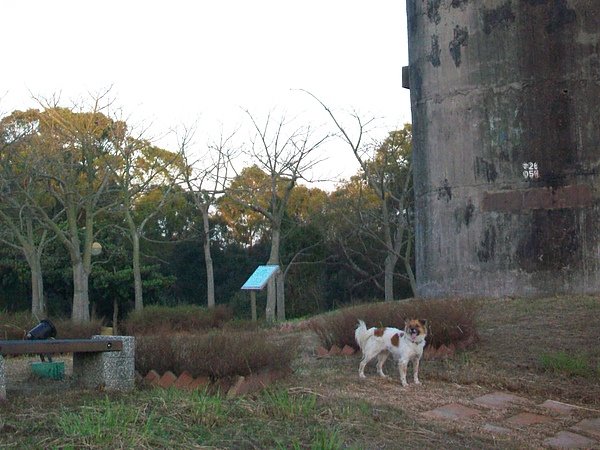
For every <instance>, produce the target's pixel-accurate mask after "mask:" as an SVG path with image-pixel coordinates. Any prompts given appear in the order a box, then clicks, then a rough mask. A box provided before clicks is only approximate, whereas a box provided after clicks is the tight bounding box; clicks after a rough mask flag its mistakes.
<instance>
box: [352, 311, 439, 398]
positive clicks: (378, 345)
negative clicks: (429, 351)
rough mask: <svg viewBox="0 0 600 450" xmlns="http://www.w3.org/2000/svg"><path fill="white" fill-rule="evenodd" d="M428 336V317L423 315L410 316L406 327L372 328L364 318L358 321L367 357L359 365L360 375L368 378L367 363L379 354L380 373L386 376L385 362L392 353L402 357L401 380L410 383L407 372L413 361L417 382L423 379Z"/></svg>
mask: <svg viewBox="0 0 600 450" xmlns="http://www.w3.org/2000/svg"><path fill="white" fill-rule="evenodd" d="M426 336H427V321H426V320H423V319H412V320H407V321H406V322H405V324H404V330H400V329H398V328H392V327H386V328H369V329H367V326H366V325H365V322H363V321H362V320H359V321H358V327H356V331H355V332H354V337H355V339H356V342H357V343H358V346H359V347H360V349H361V350H362V353H363V358H362V360H361V362H360V366H359V368H358V375H359V376H360V377H361V378H365V366H366V365H367V364H368V363H369V361H371V360H372V359H373V358H375V357H376V356H377V373H378V374H379V375H381V376H382V377H386V375H385V374H384V373H383V365H384V364H385V361H386V360H387V357H388V356H389V354H390V353H391V354H392V356H393V358H394V359H395V360H396V361H398V370H399V371H400V381H401V382H402V386H406V385H407V384H408V383H407V382H406V372H407V369H408V363H409V362H411V361H412V363H413V376H414V380H415V384H421V383H420V382H419V361H420V360H421V357H422V356H423V348H424V347H425V337H426Z"/></svg>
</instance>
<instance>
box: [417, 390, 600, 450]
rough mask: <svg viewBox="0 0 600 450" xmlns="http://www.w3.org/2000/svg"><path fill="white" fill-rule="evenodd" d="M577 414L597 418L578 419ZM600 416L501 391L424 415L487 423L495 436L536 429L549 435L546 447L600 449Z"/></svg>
mask: <svg viewBox="0 0 600 450" xmlns="http://www.w3.org/2000/svg"><path fill="white" fill-rule="evenodd" d="M532 410H534V411H537V412H532ZM576 413H579V414H588V415H592V416H594V417H588V418H585V419H581V418H579V419H577V418H576V417H575V415H576ZM599 415H600V414H599V413H598V412H597V411H596V412H594V411H591V410H587V409H585V408H579V407H577V406H575V405H569V404H566V403H562V402H559V401H556V400H550V399H548V400H546V401H544V402H543V403H541V404H539V405H534V403H533V402H532V401H531V400H529V399H527V398H524V397H519V396H517V395H514V394H511V393H508V392H500V391H496V392H491V393H489V394H485V395H482V396H480V397H477V398H474V399H472V400H466V401H464V402H461V403H448V404H446V405H442V406H439V407H437V408H434V409H431V410H429V411H425V412H423V413H422V416H423V417H424V418H426V419H428V420H452V421H453V422H454V423H456V422H462V423H464V424H467V423H469V424H471V425H472V424H473V422H477V421H485V423H484V424H482V425H481V426H480V430H481V431H483V432H486V433H490V434H492V435H494V436H508V435H510V434H511V433H514V432H521V433H522V432H523V431H527V430H528V429H529V428H531V429H536V430H537V432H538V433H540V432H541V433H544V432H546V433H547V437H546V438H543V442H542V443H543V445H544V446H545V447H547V448H567V449H568V448H573V449H575V448H579V449H600V417H598V416H599ZM490 419H491V421H490ZM492 422H493V423H492ZM535 427H537V428H535ZM540 427H542V428H540ZM544 427H545V428H544ZM561 428H562V429H561ZM557 429H559V431H558V432H557V431H556V430H557Z"/></svg>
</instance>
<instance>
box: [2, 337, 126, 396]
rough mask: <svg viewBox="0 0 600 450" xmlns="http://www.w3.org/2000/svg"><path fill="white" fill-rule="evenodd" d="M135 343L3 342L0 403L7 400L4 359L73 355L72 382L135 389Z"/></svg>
mask: <svg viewBox="0 0 600 450" xmlns="http://www.w3.org/2000/svg"><path fill="white" fill-rule="evenodd" d="M134 352H135V339H134V338H133V337H132V336H93V337H92V338H91V339H47V340H11V341H2V340H0V400H3V399H6V373H5V369H4V365H5V363H4V358H3V357H4V356H17V355H26V354H33V355H35V354H39V355H50V354H59V353H72V354H73V378H74V379H75V380H77V381H78V382H79V383H80V384H82V385H83V386H85V387H89V388H98V387H102V388H103V389H106V390H111V391H128V390H131V389H133V386H134V379H135V361H134Z"/></svg>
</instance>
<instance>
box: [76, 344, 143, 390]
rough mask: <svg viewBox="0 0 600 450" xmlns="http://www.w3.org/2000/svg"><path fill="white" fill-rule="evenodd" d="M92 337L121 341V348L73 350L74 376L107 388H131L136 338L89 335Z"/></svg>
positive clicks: (87, 383)
mask: <svg viewBox="0 0 600 450" xmlns="http://www.w3.org/2000/svg"><path fill="white" fill-rule="evenodd" d="M92 339H98V340H112V339H119V340H121V341H122V342H123V350H122V351H120V352H98V353H73V377H74V378H76V379H77V380H78V381H79V382H80V383H81V384H82V385H84V386H86V387H89V388H92V389H96V388H102V389H106V390H107V391H131V390H133V388H134V385H135V338H134V337H133V336H103V335H96V336H92Z"/></svg>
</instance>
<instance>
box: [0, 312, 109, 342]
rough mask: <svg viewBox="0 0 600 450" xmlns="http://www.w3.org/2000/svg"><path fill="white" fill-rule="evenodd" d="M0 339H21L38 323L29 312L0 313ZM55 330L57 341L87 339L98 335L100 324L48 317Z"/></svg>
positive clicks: (94, 321) (98, 322)
mask: <svg viewBox="0 0 600 450" xmlns="http://www.w3.org/2000/svg"><path fill="white" fill-rule="evenodd" d="M1 318H2V319H1V323H0V339H23V338H24V337H25V334H26V333H27V332H28V331H29V330H31V329H32V328H33V327H35V326H36V325H37V324H38V323H39V321H38V319H36V318H35V317H33V316H32V315H31V314H30V313H29V312H17V313H7V312H2V313H1ZM50 321H51V322H52V323H53V324H54V326H55V327H56V330H57V335H56V338H57V339H77V338H89V337H91V336H93V335H95V334H100V328H101V327H102V322H101V321H100V320H91V321H90V322H87V323H83V324H75V323H73V322H72V321H71V320H70V319H68V318H64V317H50Z"/></svg>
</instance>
